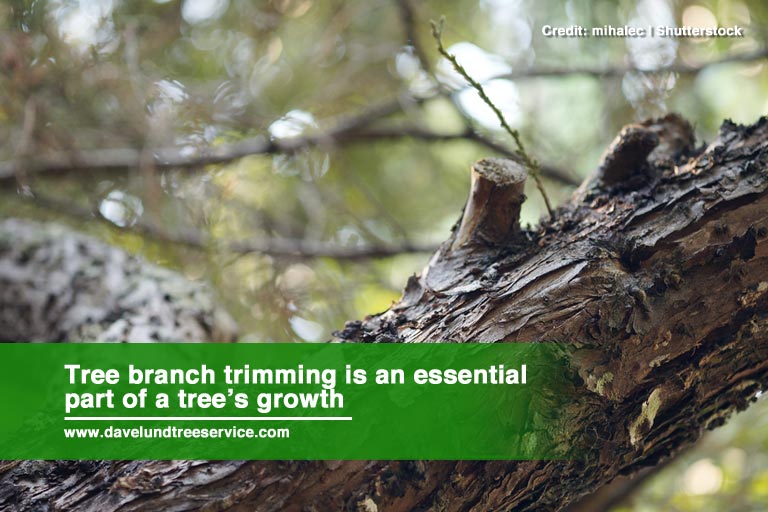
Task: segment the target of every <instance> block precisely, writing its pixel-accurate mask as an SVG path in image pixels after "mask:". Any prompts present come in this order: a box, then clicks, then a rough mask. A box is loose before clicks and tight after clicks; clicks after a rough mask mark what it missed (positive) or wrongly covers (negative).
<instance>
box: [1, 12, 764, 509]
mask: <svg viewBox="0 0 768 512" xmlns="http://www.w3.org/2000/svg"><path fill="white" fill-rule="evenodd" d="M407 5H411V7H412V9H411V10H410V12H409V10H408V9H404V7H403V6H406V7H407ZM441 15H445V16H446V18H447V27H446V30H445V33H444V40H445V42H446V45H447V46H448V50H449V51H451V52H452V53H453V54H455V55H456V56H457V57H458V59H459V61H460V62H461V63H462V64H463V65H464V66H465V67H466V68H467V70H468V71H469V73H470V74H472V76H473V77H474V78H476V79H478V80H481V81H483V82H484V84H485V87H486V89H487V90H488V93H489V95H490V96H491V98H492V99H493V100H494V102H495V103H496V105H497V106H499V107H500V108H501V109H502V111H503V112H504V114H505V116H506V117H507V119H508V120H509V121H510V124H511V125H512V127H513V128H515V129H518V130H519V131H520V133H521V134H522V137H523V140H524V141H525V144H526V147H527V149H528V151H529V152H530V153H531V154H532V155H533V156H534V157H535V158H537V159H538V160H539V161H540V162H542V163H543V164H545V165H549V166H553V167H555V168H558V169H561V170H562V171H563V172H564V173H565V174H566V175H571V176H574V178H575V179H576V180H578V179H580V178H581V177H584V176H585V175H587V174H588V173H589V172H590V171H591V169H593V168H594V167H595V165H596V163H597V161H598V159H599V156H600V154H601V152H602V151H603V149H604V148H605V147H606V145H607V144H608V143H609V142H610V140H611V139H612V137H613V136H614V135H615V134H616V132H617V131H618V129H619V128H620V127H621V126H622V125H624V124H627V123H629V122H633V121H635V120H639V119H642V118H645V117H647V116H653V115H660V114H663V113H666V112H669V111H678V112H681V113H682V114H683V115H685V116H686V117H687V118H689V119H690V120H691V121H693V122H694V123H695V125H696V128H697V132H698V135H699V137H700V139H703V140H708V139H711V138H712V137H713V136H714V134H715V133H716V131H717V128H718V126H719V124H720V123H721V121H722V120H723V119H726V118H731V119H733V120H734V121H737V122H742V123H751V122H754V121H755V120H756V119H757V118H758V117H759V116H760V115H764V114H766V113H768V95H767V94H766V92H767V91H768V70H767V67H766V59H765V58H763V59H760V60H750V61H748V62H733V63H725V64H720V65H708V63H713V62H716V61H718V60H720V59H724V58H728V57H729V56H733V55H743V54H749V53H752V52H757V51H761V50H764V49H765V48H766V41H767V40H768V4H767V3H766V2H764V1H762V0H750V1H726V0H691V1H688V0H640V1H629V0H621V1H614V0H596V1H588V0H568V1H562V0H558V1H554V0H537V1H534V0H478V1H442V2H436V1H427V2H419V1H415V0H412V1H411V2H409V3H408V4H405V3H404V1H396V0H344V1H342V0H323V1H318V0H272V1H266V0H264V1H252V0H155V1H151V0H11V1H6V2H3V3H2V4H0V140H2V141H4V142H5V143H4V144H3V145H1V146H0V160H1V161H5V162H13V161H17V162H24V161H27V160H33V159H35V158H37V157H40V156H41V155H46V154H52V153H51V152H55V151H62V150H66V151H87V150H91V149H108V148H133V149H136V150H139V151H142V152H144V153H143V154H145V155H151V154H152V152H153V150H154V149H156V148H167V147H172V148H178V150H179V151H180V154H182V155H189V156H190V157H193V156H194V155H196V154H199V153H200V152H201V151H204V150H205V149H206V148H212V147H226V145H227V144H233V143H236V142H238V141H242V140H257V141H258V140H262V141H268V140H269V139H283V140H284V139H289V138H291V137H306V136H315V135H322V134H323V133H328V131H329V130H332V129H333V128H334V127H336V126H338V123H340V122H342V121H343V120H344V119H348V118H349V117H350V116H354V115H357V114H359V113H361V112H364V111H365V110H366V109H368V108H370V107H372V106H376V105H380V104H382V103H386V102H392V101H395V104H396V105H397V102H399V108H398V109H397V112H394V113H392V114H390V115H387V116H384V117H383V118H382V119H376V120H374V122H373V123H372V126H374V127H385V128H389V129H393V130H395V131H396V130H399V129H403V128H418V129H420V130H422V131H426V132H429V133H432V134H438V135H445V134H462V133H463V132H464V131H465V130H466V129H467V127H471V128H474V129H476V130H477V131H478V132H479V133H481V134H482V135H484V136H486V137H488V138H489V139H490V140H495V141H497V142H500V143H502V144H503V145H506V146H507V147H512V141H510V140H508V138H505V135H504V133H503V132H501V131H500V129H499V127H498V126H497V122H496V120H495V119H494V118H493V117H492V115H491V114H492V113H491V112H490V111H489V110H488V109H487V107H485V106H484V105H482V104H481V102H480V101H479V99H478V98H477V96H476V94H475V93H474V92H473V91H471V90H468V89H466V88H464V87H463V85H462V81H461V80H460V79H459V77H457V76H456V74H455V72H453V71H452V70H451V68H450V66H449V65H447V63H446V62H445V61H444V60H442V59H439V58H438V55H437V53H436V51H435V48H434V43H433V41H432V40H431V38H430V36H429V23H428V21H429V20H430V19H437V18H439V17H440V16H441ZM711 20H717V22H719V23H720V24H721V25H723V26H727V25H732V24H739V25H741V26H743V27H744V28H745V30H746V34H747V35H746V37H744V38H739V39H727V38H721V39H708V40H697V39H626V40H625V39H621V38H607V39H597V38H580V39H561V38H546V37H544V36H542V34H541V27H542V26H543V25H545V24H550V25H555V26H568V25H572V24H581V25H584V26H602V25H605V24H612V25H615V26H623V25H625V24H627V23H634V24H643V25H646V24H669V25H672V24H678V25H679V24H681V23H683V22H685V23H686V24H706V23H708V22H709V21H711ZM408 34H411V35H414V36H415V40H413V41H409V40H408V37H409V36H408ZM673 65H684V66H691V67H694V68H701V69H700V71H698V72H694V73H676V72H661V73H644V72H643V71H647V70H652V69H657V68H663V67H666V66H673ZM424 67H426V69H424ZM578 68H597V69H604V70H611V69H618V70H623V69H624V68H628V69H629V71H626V72H623V71H622V72H618V73H613V74H611V73H607V74H606V76H594V75H592V74H584V73H561V74H556V75H554V76H542V77H525V76H520V75H525V74H527V73H530V72H532V71H536V70H541V69H548V70H561V71H567V70H573V69H578ZM633 68H634V69H633ZM507 73H512V74H514V75H518V76H519V78H516V79H503V78H502V79H499V78H495V77H498V76H499V75H504V74H507ZM438 84H440V85H439V86H438ZM342 142H343V141H340V140H334V139H332V138H328V140H324V139H322V137H321V138H320V139H319V143H318V144H316V145H314V146H312V147H307V148H304V149H301V150H299V151H297V152H294V153H290V154H270V155H266V154H264V155H253V156H249V157H247V158H242V159H239V160H234V161H233V162H231V163H229V164H225V165H216V166H207V167H204V168H202V169H166V170H158V169H155V168H154V167H153V166H152V165H151V163H147V164H146V165H141V166H137V167H138V168H129V169H122V170H121V169H114V168H112V169H110V170H97V169H79V170H77V171H76V172H75V171H73V172H64V173H56V174H54V173H51V174H50V175H48V174H46V175H45V176H37V177H34V179H32V178H30V177H25V176H24V174H23V173H20V176H19V179H18V180H17V182H14V183H12V184H11V185H10V186H8V183H7V182H6V183H0V215H2V216H11V215H13V216H27V217H35V218H40V219H45V220H57V221H60V222H69V223H71V224H75V225H76V226H77V227H78V228H80V229H82V230H85V231H88V232H90V233H92V234H95V235H97V236H100V237H102V238H104V239H106V240H107V241H109V242H110V243H113V244H116V245H120V246H122V247H124V248H126V249H128V250H129V251H131V252H134V253H138V254H141V255H143V256H144V257H146V258H147V259H150V260H152V261H156V262H159V263H160V264H163V265H166V266H168V267H172V268H176V269H179V270H181V271H182V272H184V273H185V274H186V275H187V276H188V277H189V278H191V279H207V280H210V281H212V282H214V283H215V284H216V285H217V286H218V288H219V290H220V293H221V295H222V297H223V299H224V300H225V302H226V303H227V305H228V307H229V309H230V311H232V313H233V314H234V315H235V316H236V318H237V319H238V321H239V323H240V325H241V327H242V332H243V339H244V340H247V341H265V340H279V341H310V342H314V341H321V340H325V339H328V337H329V336H330V332H331V330H333V329H335V328H339V327H341V326H342V325H343V323H344V321H345V320H347V319H353V318H359V317H361V316H363V315H365V314H368V313H373V312H377V311H381V310H383V309H385V308H387V307H388V306H389V304H390V303H391V302H392V301H393V300H396V299H397V297H398V296H399V294H400V290H401V288H402V286H403V284H404V283H405V281H406V279H407V276H408V275H410V274H412V273H414V272H417V271H419V270H420V268H421V267H422V266H423V265H424V264H425V262H426V260H427V258H428V255H427V254H403V255H399V256H396V257H391V258H384V259H369V260H355V261H346V260H343V259H334V258H328V257H321V258H302V257H291V258H287V257H279V256H275V255H272V256H270V255H264V254H258V253H248V254H234V253H232V252H231V251H228V250H227V243H228V242H229V241H231V240H235V241H245V242H247V241H259V240H278V241H280V240H291V241H297V240H298V241H310V242H322V243H324V244H331V245H333V246H336V247H340V248H349V247H352V248H360V247H363V248H364V247H376V246H380V245H382V246H389V247H398V246H402V247H407V246H408V244H409V243H415V242H418V243H420V244H436V243H438V242H439V241H441V240H443V239H444V238H445V237H446V236H447V233H448V229H449V228H450V226H451V225H452V224H453V223H454V222H455V221H456V220H457V218H458V216H459V212H460V210H461V207H462V205H463V203H464V200H465V198H466V194H467V190H468V177H469V173H468V168H469V165H470V164H471V163H472V162H473V161H474V160H476V159H479V158H482V157H484V156H488V155H489V154H491V153H492V150H490V149H488V148H487V147H484V146H483V145H482V144H478V143H477V141H472V140H469V139H463V138H461V137H456V138H454V139H453V140H443V141H427V140H421V139H419V138H418V137H407V136H397V137H382V138H380V139H373V138H371V139H363V140H360V141H357V142H354V141H352V142H350V141H346V142H343V143H342ZM148 161H151V159H148ZM21 167H23V166H20V168H21ZM545 185H546V187H547V190H548V193H549V195H550V196H551V197H552V199H553V200H554V201H555V203H559V202H562V201H563V200H565V199H566V198H567V197H568V195H569V194H570V192H571V191H572V188H573V187H572V186H570V185H563V184H562V183H559V182H555V181H552V180H546V181H545ZM528 196H529V198H530V199H529V200H528V201H527V202H526V204H525V206H524V210H523V221H524V222H527V223H531V224H534V223H536V222H537V221H538V219H539V218H540V217H541V216H542V214H543V205H542V203H541V199H540V197H539V195H538V194H536V193H535V191H533V190H529V191H528ZM145 221H146V222H151V223H153V224H154V225H158V226H161V227H162V229H163V230H164V232H165V233H166V234H170V235H174V234H176V233H181V232H186V230H190V229H194V230H196V231H195V232H199V233H203V234H205V236H206V237H207V240H208V241H209V242H208V243H206V244H204V247H202V248H194V247H189V246H185V245H180V244H175V243H168V242H167V241H163V238H164V237H163V236H154V237H150V236H145V234H142V233H141V232H137V231H136V230H135V228H137V227H139V226H140V225H141V223H142V222H145ZM764 409H765V406H764V407H763V408H762V409H758V408H754V410H755V411H761V410H763V411H764ZM754 414H758V415H761V414H762V415H761V416H759V417H760V419H761V421H762V422H763V428H762V429H761V430H760V432H759V433H758V432H757V431H756V429H754V428H753V429H751V430H744V432H746V433H745V434H744V436H745V439H746V438H748V439H747V440H746V441H744V442H745V444H743V445H741V447H740V448H737V447H735V446H736V443H737V441H738V442H741V441H742V440H741V439H740V438H739V436H738V435H735V434H734V435H733V436H732V437H731V438H728V441H727V443H725V444H723V446H730V445H731V444H730V443H733V445H734V446H733V447H732V448H731V451H728V450H726V451H722V452H717V453H716V454H714V455H711V456H709V455H706V456H705V455H701V456H698V459H696V457H695V456H694V455H689V456H688V457H687V458H686V459H685V461H688V462H685V461H683V462H681V463H680V464H688V463H692V464H693V465H691V466H690V467H688V469H685V468H676V471H677V472H678V473H679V474H682V475H687V474H688V473H689V472H690V471H692V469H691V468H693V467H694V466H695V465H696V464H700V466H698V467H700V468H705V466H704V465H705V464H706V465H707V466H706V468H708V469H706V468H705V469H702V471H705V470H706V471H710V472H712V467H716V468H719V470H720V471H721V473H722V478H723V483H722V485H721V486H720V488H719V489H718V491H717V492H730V493H731V494H729V496H730V495H735V494H738V493H741V497H742V498H743V499H744V501H743V502H742V505H740V506H741V508H740V509H739V510H757V509H758V508H755V507H754V506H752V505H749V504H750V503H752V504H755V503H759V502H762V503H765V502H766V501H768V498H767V497H766V496H767V495H766V488H768V473H767V472H766V471H768V469H766V464H765V455H764V454H765V451H766V450H765V449H766V446H765V443H766V437H765V436H764V435H759V434H762V432H764V431H765V428H764V427H765V425H764V423H765V413H764V412H762V413H761V412H757V413H754ZM738 424H739V423H735V425H738ZM729 428H731V430H733V429H736V428H737V427H729ZM724 435H725V434H724ZM749 436H756V437H749ZM757 437H759V438H760V439H757ZM733 450H737V451H733ZM738 450H740V451H738ZM713 453H714V452H713ZM728 453H731V454H735V453H739V454H741V455H738V457H741V459H739V460H742V461H743V462H744V464H746V466H744V465H742V467H741V469H739V470H738V471H741V472H740V473H738V475H736V476H733V475H732V474H731V473H729V472H730V471H732V468H731V466H729V465H728V464H731V462H732V460H731V459H733V460H735V458H736V457H737V456H736V455H732V456H731V455H728ZM755 453H757V454H760V457H757V455H755ZM702 457H704V458H702ZM728 457H731V459H728ZM694 459H696V460H694ZM726 459H727V460H731V462H727V460H726ZM701 460H705V461H708V462H706V463H704V462H700V461H701ZM697 461H699V462H697ZM747 466H749V468H751V469H749V471H747V470H745V469H744V467H747ZM733 471H736V470H733ZM702 474H703V473H702ZM691 478H693V477H691ZM671 481H672V480H671V479H668V478H667V479H664V478H659V479H657V480H655V481H654V483H652V485H651V488H650V490H649V492H648V493H645V494H643V500H646V503H645V505H643V504H641V503H640V502H638V504H637V506H636V508H635V509H636V510H650V509H663V510H672V508H671V507H677V508H675V510H722V509H723V508H718V507H717V506H715V505H712V507H714V508H709V509H706V508H703V507H704V505H702V503H703V502H704V501H707V499H710V498H711V497H712V495H711V494H707V495H706V496H708V498H706V499H704V498H701V499H700V498H699V497H697V496H691V495H688V494H685V493H686V492H687V491H685V489H687V488H686V487H685V486H682V487H681V486H679V485H672V484H670V482H671ZM734 482H735V483H734ZM745 482H746V483H745ZM729 486H730V487H729ZM681 489H682V490H681ZM734 493H735V494H734ZM745 496H746V497H745ZM724 499H725V498H724ZM696 500H699V501H696ZM702 500H703V501H702ZM712 500H714V498H712ZM760 500H763V501H760ZM641 501H642V500H641ZM711 503H721V504H722V503H724V502H718V501H711ZM643 507H645V508H643ZM648 507H650V509H649V508H648ZM750 507H752V508H750ZM731 509H732V510H737V509H736V508H731Z"/></svg>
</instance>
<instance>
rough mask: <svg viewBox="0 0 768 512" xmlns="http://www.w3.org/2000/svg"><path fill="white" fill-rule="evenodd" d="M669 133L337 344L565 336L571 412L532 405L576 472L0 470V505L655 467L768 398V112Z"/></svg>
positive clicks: (407, 464)
mask: <svg viewBox="0 0 768 512" xmlns="http://www.w3.org/2000/svg"><path fill="white" fill-rule="evenodd" d="M686 126H687V125H686V124H685V123H683V122H682V121H681V120H680V119H679V118H677V117H675V116H670V117H667V118H664V119H660V120H656V121H653V122H648V123H644V124H643V127H644V128H645V129H648V130H651V131H652V132H653V133H656V134H658V138H659V140H658V144H657V146H656V147H655V149H653V151H651V153H650V154H648V153H647V152H645V150H643V151H639V152H637V154H638V155H640V154H644V155H647V159H646V160H645V161H644V162H636V163H634V164H633V165H632V169H634V170H635V172H636V175H635V176H632V179H628V180H625V181H622V182H619V183H613V182H611V181H610V180H604V179H602V178H603V177H602V176H601V175H600V174H598V175H596V176H595V178H594V179H593V181H592V183H591V184H589V185H587V186H585V187H583V188H582V190H580V191H579V193H578V194H576V195H575V196H574V199H573V200H572V201H571V202H570V203H569V204H567V205H565V206H564V207H562V208H561V209H560V210H559V211H558V218H557V220H556V221H554V222H552V223H545V224H544V225H542V226H541V227H540V228H539V229H537V230H536V231H534V232H525V231H521V232H520V233H519V235H518V234H516V235H515V236H514V237H512V238H511V239H510V240H509V241H508V242H507V243H506V244H503V245H502V246H496V245H493V246H486V245H484V244H474V245H469V246H460V247H458V248H456V249H455V248H454V242H455V237H456V236H458V235H457V233H455V234H454V235H453V236H452V237H451V238H450V239H449V240H447V241H446V242H445V243H444V244H443V246H442V247H441V249H440V250H439V251H438V252H437V253H436V254H435V256H434V257H433V259H432V260H431V262H430V264H429V265H428V267H427V268H426V269H425V270H424V272H422V274H421V275H420V276H418V277H414V278H412V279H411V280H410V282H409V283H408V286H407V287H406V290H405V292H404V294H403V297H402V299H401V300H400V302H399V303H398V304H396V305H395V306H393V307H392V308H391V309H390V310H389V311H387V312H385V313H383V314H379V315H374V316H371V317H368V318H366V319H365V320H363V321H357V322H350V323H348V324H347V326H346V327H345V328H344V330H342V331H341V332H339V333H338V337H339V338H342V339H345V340H349V341H369V342H383V341H389V342H392V341H395V342H426V341H446V340H450V341H459V342H461V341H478V340H482V341H487V342H515V341H522V340H524V341H542V342H545V341H558V342H563V343H570V344H573V345H574V346H575V348H577V349H578V350H577V352H576V354H575V355H574V357H573V359H572V367H573V370H574V371H575V372H577V373H578V374H579V376H580V380H579V381H578V382H574V389H573V390H572V391H573V394H572V395H570V396H571V397H572V401H571V403H570V404H569V405H568V406H567V407H566V408H564V409H563V410H557V411H544V410H538V411H535V413H536V414H551V415H552V417H551V418H549V419H550V420H551V421H552V422H553V424H554V425H557V427H558V428H559V430H558V439H561V440H562V442H563V443H564V444H566V445H568V446H580V447H583V448H584V450H585V455H584V457H582V458H580V459H579V460H575V461H527V462H514V461H491V462H481V461H464V462H455V461H443V462H422V461H399V462H398V461H346V462H333V463H329V462H322V461H284V462H242V461H234V462H233V461H229V462H224V461H221V462H190V461H143V462H109V461H100V462H92V463H82V462H68V461H54V462H36V461H24V462H18V463H10V464H7V465H5V466H4V467H2V468H0V475H1V476H0V481H2V486H0V506H10V507H14V508H16V509H19V510H36V509H40V508H42V507H48V508H56V509H58V510H85V511H88V510H94V511H96V510H98V511H116V510H120V511H122V512H126V511H138V510H142V511H153V510H168V509H174V510H199V509H201V508H204V509H206V510H234V511H245V510H253V509H254V508H257V509H259V510H261V511H278V510H291V511H294V510H295V511H299V510H370V509H371V508H372V507H374V506H375V508H377V509H378V510H387V511H409V510H414V509H418V510H451V511H452V510H467V511H476V512H479V511H484V510H516V511H534V510H536V511H538V510H558V509H561V508H563V507H565V506H566V505H568V504H569V503H570V502H573V501H575V500H576V499H577V498H578V497H580V496H582V495H584V494H586V493H589V492H591V491H593V490H594V489H596V488H598V487H600V486H602V485H603V484H605V483H606V482H608V481H610V480H612V479H613V478H615V477H616V476H618V475H622V474H632V473H635V472H637V471H639V470H640V469H642V468H643V467H647V466H652V465H655V464H657V463H658V462H659V461H663V460H665V459H666V458H668V457H669V456H670V455H671V454H674V453H675V452H676V451H678V450H680V449H681V448H682V447H684V446H686V445H688V444H690V443H692V442H693V441H694V440H696V439H697V438H698V437H699V436H700V435H701V432H702V431H703V430H704V429H711V428H715V427H717V426H719V425H721V424H722V423H723V422H725V421H726V419H727V418H728V416H729V415H730V414H732V413H733V412H734V411H736V410H741V409H743V408H745V407H747V405H748V404H749V403H750V401H751V400H752V399H753V398H754V396H755V394H756V393H757V392H759V391H761V390H765V389H767V388H768V357H767V354H768V213H766V212H768V142H766V141H768V119H762V120H761V121H760V122H759V123H757V124H755V125H754V126H748V127H742V126H736V125H733V124H730V123H726V124H725V125H724V126H723V128H722V130H721V133H720V136H719V138H718V139H717V140H716V141H715V142H713V143H712V144H710V145H709V147H708V148H707V149H706V150H705V151H704V152H702V153H698V152H697V151H696V150H695V149H693V147H692V146H691V145H689V144H687V143H686V142H685V140H686V139H685V137H683V138H682V139H681V140H668V139H667V137H668V136H669V135H670V134H674V133H679V132H680V131H682V132H685V131H686V130H687V128H686ZM641 142H643V144H645V142H647V141H646V140H645V139H643V141H641ZM631 146H632V144H631V143H627V144H625V143H620V144H617V145H616V146H615V147H616V148H620V149H619V151H622V152H624V151H627V148H631ZM643 147H645V146H643ZM611 158H612V156H611V155H610V154H609V155H606V159H605V162H611V161H617V160H620V158H613V160H612V159H611ZM638 158H644V157H638ZM601 169H602V170H603V171H608V172H611V166H610V165H606V166H602V167H601ZM504 218H507V217H506V216H505V217H504ZM479 225H483V226H485V225H486V224H485V223H484V222H481V223H480V224H479ZM531 413H532V414H533V413H534V411H531ZM436 428H440V427H439V425H436Z"/></svg>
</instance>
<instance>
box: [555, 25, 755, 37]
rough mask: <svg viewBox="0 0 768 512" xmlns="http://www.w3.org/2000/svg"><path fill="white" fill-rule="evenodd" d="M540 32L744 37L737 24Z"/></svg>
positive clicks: (584, 35)
mask: <svg viewBox="0 0 768 512" xmlns="http://www.w3.org/2000/svg"><path fill="white" fill-rule="evenodd" d="M541 33H542V35H543V36H545V37H744V28H743V27H740V26H738V25H733V26H732V27H688V26H682V27H670V26H665V25H657V26H653V25H648V26H645V27H638V26H630V25H624V26H621V27H614V26H613V25H603V26H602V27H592V28H587V27H584V26H581V25H570V26H568V27H555V26H552V25H544V26H543V27H541Z"/></svg>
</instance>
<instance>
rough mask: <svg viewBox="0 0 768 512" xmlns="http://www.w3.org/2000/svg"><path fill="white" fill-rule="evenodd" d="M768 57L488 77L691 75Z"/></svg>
mask: <svg viewBox="0 0 768 512" xmlns="http://www.w3.org/2000/svg"><path fill="white" fill-rule="evenodd" d="M766 58H768V47H766V48H762V49H760V50H756V51H753V52H745V53H734V54H732V55H727V56H725V57H723V58H721V59H716V60H711V61H708V62H702V63H699V64H683V63H680V62H677V63H674V64H670V65H669V66H663V67H659V68H654V69H640V68H637V67H635V66H613V67H602V68H601V67H590V66H585V67H573V68H557V67H553V68H538V69H529V70H524V71H519V72H514V71H513V72H511V73H505V74H502V75H497V76H495V77H492V78H490V79H489V80H521V79H533V78H560V77H567V76H573V75H586V76H592V77H595V78H612V77H618V76H623V75H625V74H627V73H645V74H653V73H677V74H680V75H693V74H696V73H699V72H700V71H703V70H704V69H707V68H710V67H714V66H720V65H723V64H732V63H735V64H738V63H748V62H755V61H758V60H763V59H766Z"/></svg>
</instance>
